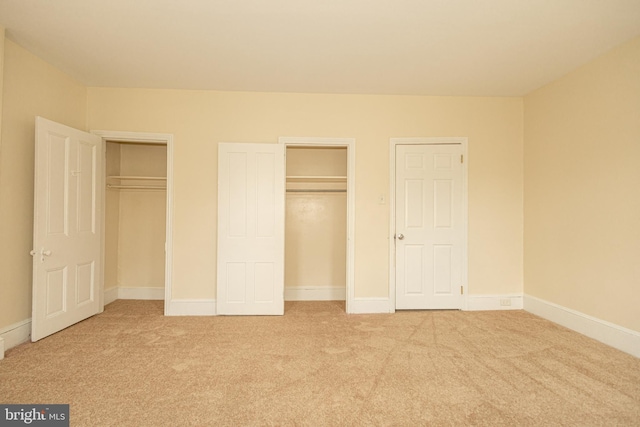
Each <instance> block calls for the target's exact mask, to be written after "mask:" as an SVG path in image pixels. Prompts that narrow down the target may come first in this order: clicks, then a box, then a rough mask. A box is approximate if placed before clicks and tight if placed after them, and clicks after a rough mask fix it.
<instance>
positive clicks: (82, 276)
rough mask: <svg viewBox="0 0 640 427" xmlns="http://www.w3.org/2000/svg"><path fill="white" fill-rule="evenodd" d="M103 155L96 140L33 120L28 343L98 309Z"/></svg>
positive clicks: (89, 135)
mask: <svg viewBox="0 0 640 427" xmlns="http://www.w3.org/2000/svg"><path fill="white" fill-rule="evenodd" d="M103 152H104V151H103V149H102V139H101V138H100V137H98V136H95V135H91V134H89V133H86V132H82V131H79V130H77V129H73V128H70V127H67V126H64V125H61V124H59V123H55V122H52V121H49V120H46V119H43V118H42V117H38V118H36V147H35V160H36V161H35V188H34V192H35V200H34V203H35V206H34V230H33V248H34V249H33V251H32V255H33V313H32V323H31V340H32V341H37V340H39V339H41V338H44V337H46V336H48V335H51V334H53V333H55V332H58V331H60V330H62V329H64V328H66V327H68V326H70V325H73V324H74V323H77V322H79V321H81V320H83V319H86V318H87V317H90V316H92V315H94V314H96V313H98V312H99V311H100V310H101V309H102V307H100V304H101V299H100V298H99V290H100V279H99V278H100V277H102V255H101V252H102V251H101V249H102V247H101V227H102V224H101V218H102V215H101V202H102V194H103V177H102V175H103V172H102V156H103Z"/></svg>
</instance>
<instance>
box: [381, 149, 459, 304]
mask: <svg viewBox="0 0 640 427" xmlns="http://www.w3.org/2000/svg"><path fill="white" fill-rule="evenodd" d="M435 144H460V145H461V146H462V153H463V154H462V156H463V159H464V161H463V164H462V233H463V239H462V288H463V290H464V293H463V295H462V310H466V309H467V295H468V293H469V292H468V267H469V262H468V255H467V247H468V239H469V231H468V224H469V219H468V208H467V198H468V187H467V176H468V167H469V161H468V159H469V156H468V138H466V137H443V138H391V139H390V140H389V312H391V313H395V311H396V244H395V242H396V241H395V228H396V145H435Z"/></svg>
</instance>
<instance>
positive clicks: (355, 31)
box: [0, 0, 640, 96]
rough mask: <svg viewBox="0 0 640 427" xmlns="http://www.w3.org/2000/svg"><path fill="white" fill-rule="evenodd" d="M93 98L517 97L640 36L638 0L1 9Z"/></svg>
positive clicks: (205, 0)
mask: <svg viewBox="0 0 640 427" xmlns="http://www.w3.org/2000/svg"><path fill="white" fill-rule="evenodd" d="M0 25H3V26H4V27H5V28H6V34H7V37H8V38H9V39H11V40H13V41H15V42H16V43H18V44H20V45H21V46H23V47H25V48H26V49H28V50H29V51H31V52H33V53H35V54H36V55H38V56H39V57H41V58H43V59H45V60H46V61H48V62H49V63H51V64H53V65H55V66H57V67H58V68H60V69H62V70H64V71H65V72H67V73H68V74H70V75H71V76H73V77H75V78H76V79H78V80H79V81H81V82H83V83H84V84H86V85H88V86H113V87H145V88H174V89H216V90H232V91H237V90H239V91H269V92H271V91H274V92H321V93H376V94H409V95H472V96H521V95H524V94H526V93H528V92H530V91H531V90H533V89H536V88H538V87H540V86H542V85H544V84H546V83H548V82H550V81H553V80H555V79H556V78H558V77H561V76H562V75H564V74H566V73H567V72H569V71H571V70H573V69H575V68H577V67H578V66H580V65H582V64H584V63H586V62H588V61H590V60H591V59H593V58H595V57H597V56H599V55H600V54H602V53H604V52H606V51H607V50H609V49H611V48H613V47H614V46H616V45H618V44H620V43H622V42H624V41H627V40H629V39H631V38H633V37H635V36H638V35H640V0H0Z"/></svg>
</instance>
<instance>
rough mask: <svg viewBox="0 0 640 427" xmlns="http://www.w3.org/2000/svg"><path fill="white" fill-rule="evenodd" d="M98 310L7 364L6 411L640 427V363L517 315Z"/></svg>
mask: <svg viewBox="0 0 640 427" xmlns="http://www.w3.org/2000/svg"><path fill="white" fill-rule="evenodd" d="M162 307H163V306H162V302H161V301H124V300H120V301H116V302H114V303H112V304H110V305H108V306H107V307H106V309H105V312H104V313H102V314H100V315H98V316H95V317H93V318H91V319H88V320H86V321H84V322H81V323H79V324H78V325H75V326H73V327H71V328H68V329H66V330H64V331H62V332H60V333H58V334H55V335H53V336H51V337H48V338H45V339H43V340H41V341H39V342H37V343H27V344H24V345H20V346H18V347H16V348H14V349H12V350H9V351H8V352H7V354H6V358H5V360H3V361H1V362H0V402H1V403H69V404H70V405H71V425H74V426H183V425H184V426H187V425H198V426H225V425H229V426H242V425H283V426H287V425H290V426H293V425H309V426H323V425H326V426H343V425H344V426H351V425H354V426H358V425H380V426H386V425H399V426H416V425H487V426H499V425H505V426H514V425H525V426H526V425H532V426H534V425H535V426H538V425H539V426H554V425H570V426H592V425H593V426H600V425H603V426H604V425H607V426H609V425H628V426H638V425H640V359H637V358H634V357H632V356H630V355H627V354H625V353H622V352H620V351H617V350H615V349H613V348H610V347H607V346H605V345H603V344H600V343H598V342H596V341H594V340H591V339H589V338H586V337H584V336H582V335H579V334H577V333H574V332H572V331H569V330H567V329H565V328H562V327H560V326H557V325H555V324H553V323H550V322H548V321H545V320H543V319H540V318H538V317H536V316H533V315H531V314H529V313H526V312H523V311H500V312H459V311H411V312H398V313H396V314H389V315H381V314H379V315H347V314H345V313H344V303H341V302H294V303H287V306H286V313H285V315H284V316H280V317H222V316H219V317H164V316H163V315H162V310H163V308H162Z"/></svg>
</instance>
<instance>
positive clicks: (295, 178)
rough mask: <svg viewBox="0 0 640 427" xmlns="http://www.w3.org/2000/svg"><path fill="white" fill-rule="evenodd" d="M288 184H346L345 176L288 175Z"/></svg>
mask: <svg viewBox="0 0 640 427" xmlns="http://www.w3.org/2000/svg"><path fill="white" fill-rule="evenodd" d="M287 181H289V182H346V181H347V177H346V176H332V175H288V176H287Z"/></svg>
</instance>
